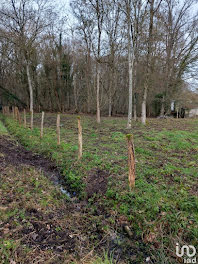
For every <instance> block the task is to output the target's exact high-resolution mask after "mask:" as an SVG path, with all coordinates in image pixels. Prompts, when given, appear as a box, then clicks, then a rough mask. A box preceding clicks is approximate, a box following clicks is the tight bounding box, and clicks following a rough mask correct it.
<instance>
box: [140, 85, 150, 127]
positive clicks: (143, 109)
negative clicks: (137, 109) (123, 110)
mask: <svg viewBox="0 0 198 264" xmlns="http://www.w3.org/2000/svg"><path fill="white" fill-rule="evenodd" d="M147 90H148V86H147V82H146V83H145V87H144V94H143V100H142V116H141V121H142V124H144V125H145V124H146V99H147Z"/></svg>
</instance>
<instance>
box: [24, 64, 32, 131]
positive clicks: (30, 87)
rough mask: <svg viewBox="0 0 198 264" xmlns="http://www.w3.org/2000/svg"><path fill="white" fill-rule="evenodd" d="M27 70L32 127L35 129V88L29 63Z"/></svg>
mask: <svg viewBox="0 0 198 264" xmlns="http://www.w3.org/2000/svg"><path fill="white" fill-rule="evenodd" d="M26 71H27V78H28V86H29V92H30V113H31V117H30V128H31V129H33V88H32V80H31V76H30V68H29V63H28V62H27V64H26Z"/></svg>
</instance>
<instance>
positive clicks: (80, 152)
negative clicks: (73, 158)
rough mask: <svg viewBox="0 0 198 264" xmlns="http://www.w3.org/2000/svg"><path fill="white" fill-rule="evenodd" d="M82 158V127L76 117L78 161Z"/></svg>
mask: <svg viewBox="0 0 198 264" xmlns="http://www.w3.org/2000/svg"><path fill="white" fill-rule="evenodd" d="M81 158H82V126H81V123H80V116H79V117H78V159H81Z"/></svg>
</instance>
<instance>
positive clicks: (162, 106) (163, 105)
mask: <svg viewBox="0 0 198 264" xmlns="http://www.w3.org/2000/svg"><path fill="white" fill-rule="evenodd" d="M164 112H165V97H164V95H163V97H162V104H161V110H160V116H164Z"/></svg>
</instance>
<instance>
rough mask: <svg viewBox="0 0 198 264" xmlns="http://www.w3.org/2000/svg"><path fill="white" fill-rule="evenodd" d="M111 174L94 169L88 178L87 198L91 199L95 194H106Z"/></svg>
mask: <svg viewBox="0 0 198 264" xmlns="http://www.w3.org/2000/svg"><path fill="white" fill-rule="evenodd" d="M108 177H109V173H108V172H107V171H104V170H99V169H93V170H91V171H90V172H89V174H88V177H87V184H86V186H87V188H86V192H87V197H88V198H90V197H91V196H93V194H98V193H99V194H105V193H106V191H107V183H108Z"/></svg>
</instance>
